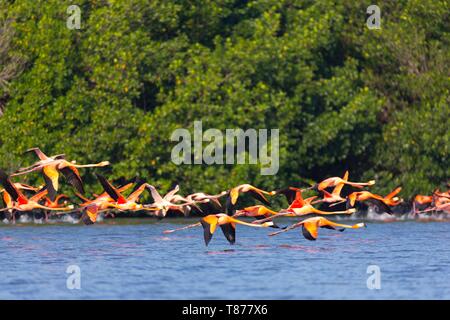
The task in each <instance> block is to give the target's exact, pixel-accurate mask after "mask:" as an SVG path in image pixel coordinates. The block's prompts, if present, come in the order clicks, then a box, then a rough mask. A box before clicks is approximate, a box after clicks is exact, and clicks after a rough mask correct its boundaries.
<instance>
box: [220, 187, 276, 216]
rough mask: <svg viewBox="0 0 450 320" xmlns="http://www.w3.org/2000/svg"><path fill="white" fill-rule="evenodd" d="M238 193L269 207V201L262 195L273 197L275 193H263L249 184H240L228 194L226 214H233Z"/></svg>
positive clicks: (263, 191)
mask: <svg viewBox="0 0 450 320" xmlns="http://www.w3.org/2000/svg"><path fill="white" fill-rule="evenodd" d="M240 193H249V194H250V195H251V196H252V197H253V198H255V199H256V200H259V201H261V202H262V203H264V204H265V205H270V202H269V200H267V198H266V197H265V196H264V195H274V194H275V191H271V192H269V191H265V190H261V189H258V188H256V187H254V186H252V185H250V184H241V185H239V186H236V187H234V188H232V189H231V190H230V191H229V193H228V198H227V203H226V212H227V213H228V214H230V213H233V214H234V211H235V209H234V207H235V205H236V203H237V200H238V198H239V194H240Z"/></svg>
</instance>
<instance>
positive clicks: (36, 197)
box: [30, 189, 48, 202]
mask: <svg viewBox="0 0 450 320" xmlns="http://www.w3.org/2000/svg"><path fill="white" fill-rule="evenodd" d="M47 193H48V190H47V189H43V190H41V191H39V192H38V193H36V194H35V195H34V196H32V197H31V198H30V201H33V202H38V201H39V200H41V199H42V198H43V197H44V196H46V195H47Z"/></svg>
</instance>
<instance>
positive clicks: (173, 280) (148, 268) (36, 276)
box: [0, 219, 450, 299]
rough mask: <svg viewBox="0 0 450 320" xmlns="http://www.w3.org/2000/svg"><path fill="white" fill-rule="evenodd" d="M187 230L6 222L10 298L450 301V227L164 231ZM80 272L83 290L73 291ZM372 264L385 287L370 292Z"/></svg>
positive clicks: (2, 288)
mask: <svg viewBox="0 0 450 320" xmlns="http://www.w3.org/2000/svg"><path fill="white" fill-rule="evenodd" d="M283 222H284V221H283ZM183 223H192V220H182V219H180V220H178V219H172V220H170V219H167V220H163V221H160V222H156V221H154V220H150V219H149V220H145V221H137V220H133V221H130V220H128V221H127V220H120V221H119V220H118V219H117V220H114V222H108V223H103V224H98V225H93V226H83V225H64V224H57V225H33V224H26V225H20V224H19V225H15V226H4V225H2V226H1V227H0V262H1V266H2V272H1V275H0V298H1V299H450V222H428V223H424V222H395V223H368V228H367V229H358V230H346V231H345V232H342V233H340V232H336V231H334V230H327V229H321V230H320V231H319V239H318V240H317V241H315V242H312V241H308V240H306V239H304V238H303V237H302V236H301V235H300V231H301V230H300V229H296V230H293V231H290V232H286V233H283V234H281V235H279V236H276V237H268V236H267V234H268V233H269V232H271V231H273V230H274V229H270V230H268V229H259V228H248V227H245V226H238V230H237V242H236V244H235V245H233V246H231V245H229V244H228V243H227V242H226V240H225V238H224V237H223V235H222V233H221V230H217V233H216V234H215V235H214V237H213V239H212V241H211V243H210V245H209V246H208V247H205V245H204V243H203V234H202V230H201V228H194V229H189V230H185V231H180V232H178V233H173V234H163V231H164V230H166V229H170V228H174V227H179V226H182V225H183ZM286 223H287V221H286ZM351 223H355V222H354V221H352V222H351ZM71 265H77V266H78V267H79V268H80V277H81V278H80V279H81V288H80V289H79V290H78V289H72V290H70V289H68V288H67V279H68V277H70V276H71V275H70V274H68V273H66V271H67V268H68V267H69V266H71ZM371 265H376V266H378V267H379V268H380V276H381V278H380V279H381V282H380V284H381V288H380V289H368V287H367V279H368V278H369V277H371V276H373V275H372V274H371V273H367V271H368V267H369V266H371ZM375 268H376V267H375ZM369 270H370V268H369ZM369 282H370V281H369ZM371 283H373V282H371Z"/></svg>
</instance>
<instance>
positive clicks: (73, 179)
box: [60, 166, 84, 194]
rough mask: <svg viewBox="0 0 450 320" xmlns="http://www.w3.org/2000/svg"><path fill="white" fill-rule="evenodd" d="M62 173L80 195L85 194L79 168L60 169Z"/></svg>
mask: <svg viewBox="0 0 450 320" xmlns="http://www.w3.org/2000/svg"><path fill="white" fill-rule="evenodd" d="M60 171H61V173H62V174H63V175H64V177H65V178H66V179H67V181H69V183H70V184H71V185H72V186H73V187H74V188H75V189H77V191H78V192H79V193H81V194H84V188H83V181H82V180H81V177H80V173H79V172H78V169H77V168H75V167H72V166H68V167H64V168H62V169H60Z"/></svg>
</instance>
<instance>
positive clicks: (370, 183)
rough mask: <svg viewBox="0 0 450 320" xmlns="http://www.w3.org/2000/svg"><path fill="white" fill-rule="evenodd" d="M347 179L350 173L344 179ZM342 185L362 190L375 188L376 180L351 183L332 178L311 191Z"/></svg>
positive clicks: (315, 186) (313, 187) (346, 173)
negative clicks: (366, 187)
mask: <svg viewBox="0 0 450 320" xmlns="http://www.w3.org/2000/svg"><path fill="white" fill-rule="evenodd" d="M345 177H347V178H348V171H346V172H345V174H344V178H345ZM341 183H343V184H346V185H350V186H352V187H355V188H359V189H361V188H362V187H364V186H373V185H374V184H375V180H370V181H368V182H350V181H347V180H346V179H343V178H340V177H331V178H327V179H325V180H323V181H322V182H320V183H318V184H316V185H314V186H312V187H311V188H310V189H315V190H317V191H323V190H325V189H326V188H330V187H336V186H337V185H338V184H341Z"/></svg>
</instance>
